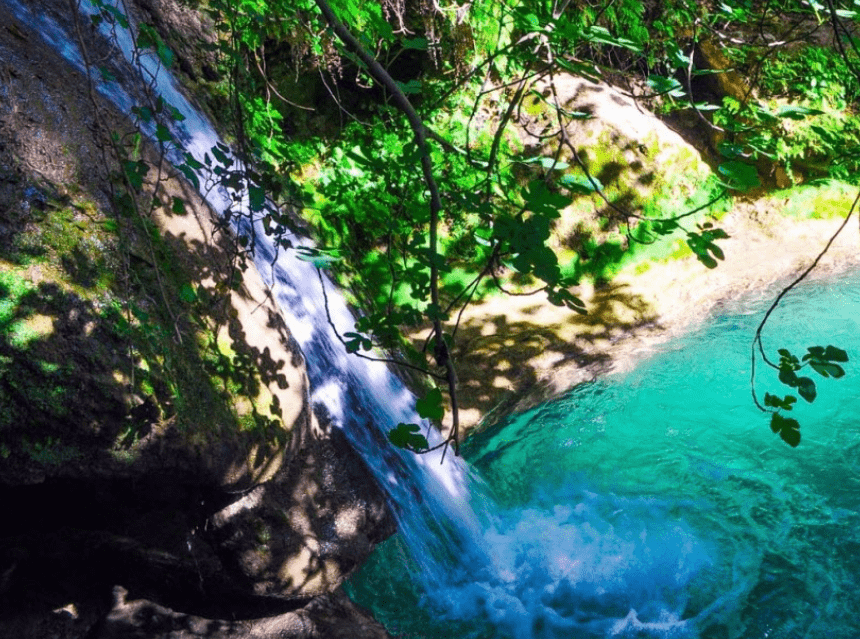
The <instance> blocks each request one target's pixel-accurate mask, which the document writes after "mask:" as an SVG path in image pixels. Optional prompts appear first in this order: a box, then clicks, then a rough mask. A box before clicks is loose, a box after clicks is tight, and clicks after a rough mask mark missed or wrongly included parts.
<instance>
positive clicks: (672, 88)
mask: <svg viewBox="0 0 860 639" xmlns="http://www.w3.org/2000/svg"><path fill="white" fill-rule="evenodd" d="M648 86H650V87H651V88H652V89H653V90H654V92H655V93H659V94H661V95H663V94H665V95H669V96H672V97H673V98H683V97H685V96H686V95H687V93H686V92H685V91H684V87H683V86H682V85H681V83H680V82H678V81H677V80H676V79H675V78H664V77H663V76H661V75H649V76H648Z"/></svg>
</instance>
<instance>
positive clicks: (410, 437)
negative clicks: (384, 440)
mask: <svg viewBox="0 0 860 639" xmlns="http://www.w3.org/2000/svg"><path fill="white" fill-rule="evenodd" d="M420 433H421V427H420V426H419V425H418V424H398V425H397V428H393V429H391V430H390V431H388V440H389V441H390V442H391V443H392V444H394V445H395V446H397V447H398V448H405V449H406V450H413V451H417V452H420V451H422V450H427V449H428V448H429V447H430V446H429V444H428V443H427V438H426V437H424V435H421V434H420Z"/></svg>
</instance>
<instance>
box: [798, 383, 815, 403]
mask: <svg viewBox="0 0 860 639" xmlns="http://www.w3.org/2000/svg"><path fill="white" fill-rule="evenodd" d="M797 392H798V393H799V394H800V396H801V397H802V398H803V399H805V400H806V401H807V402H809V403H810V404H811V403H812V402H814V401H815V398H816V397H817V396H818V391H816V389H815V382H813V381H812V380H811V379H809V378H808V377H798V378H797Z"/></svg>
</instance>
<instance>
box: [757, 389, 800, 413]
mask: <svg viewBox="0 0 860 639" xmlns="http://www.w3.org/2000/svg"><path fill="white" fill-rule="evenodd" d="M796 402H797V398H796V397H795V396H794V395H786V396H785V397H783V398H782V399H780V398H779V397H777V396H776V395H771V394H770V393H765V394H764V405H765V406H770V407H771V408H781V409H783V410H791V409H792V406H793V405H794V404H795V403H796Z"/></svg>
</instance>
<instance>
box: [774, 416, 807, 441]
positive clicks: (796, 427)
mask: <svg viewBox="0 0 860 639" xmlns="http://www.w3.org/2000/svg"><path fill="white" fill-rule="evenodd" d="M770 429H771V430H772V431H773V432H774V433H779V436H780V437H781V438H782V441H784V442H785V443H786V444H788V445H789V446H791V447H792V448H794V447H796V446H797V445H798V444H799V443H800V424H799V423H798V421H797V420H796V419H788V418H786V417H783V416H782V415H780V414H779V413H772V414H771V416H770Z"/></svg>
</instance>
